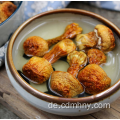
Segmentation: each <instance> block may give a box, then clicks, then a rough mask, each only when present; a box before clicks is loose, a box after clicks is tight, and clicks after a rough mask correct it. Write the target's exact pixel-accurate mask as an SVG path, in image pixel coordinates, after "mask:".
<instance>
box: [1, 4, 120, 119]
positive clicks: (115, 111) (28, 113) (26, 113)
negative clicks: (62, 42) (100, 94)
mask: <svg viewBox="0 0 120 120" xmlns="http://www.w3.org/2000/svg"><path fill="white" fill-rule="evenodd" d="M68 8H78V9H84V10H88V11H91V12H95V13H97V14H99V15H102V16H103V17H105V18H107V19H109V20H110V21H112V22H113V23H114V24H116V25H117V26H118V27H119V28H120V13H119V12H116V11H110V10H105V9H101V8H96V7H93V6H89V5H87V4H84V3H83V2H71V3H70V4H69V5H68ZM0 103H1V104H2V105H4V106H5V107H7V108H8V109H9V110H11V111H12V112H14V113H15V114H16V115H17V116H19V117H20V118H26V119H29V118H31V119H34V118H43V119H44V118H46V119H48V118H52V119H57V118H59V119H61V118H74V119H76V118H77V119H80V118H83V119H84V118H85V119H87V118H89V119H92V118H99V119H102V118H104V119H117V118H119V119H120V97H119V98H118V99H117V100H116V101H115V102H113V103H112V104H111V108H110V109H103V110H101V111H99V112H96V113H93V114H90V115H85V116H77V117H67V116H59V115H53V114H50V113H47V112H44V111H42V110H38V109H37V108H35V107H33V106H32V105H30V104H29V103H28V102H27V101H25V100H24V99H23V98H22V97H21V96H20V95H19V94H18V93H17V91H16V90H15V89H14V88H13V86H12V85H11V83H10V80H9V78H8V76H7V73H6V70H5V67H4V66H3V67H2V68H1V69H0Z"/></svg>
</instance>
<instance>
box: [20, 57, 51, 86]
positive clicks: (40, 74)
mask: <svg viewBox="0 0 120 120" xmlns="http://www.w3.org/2000/svg"><path fill="white" fill-rule="evenodd" d="M22 71H23V74H24V75H25V76H26V77H28V78H30V79H31V80H33V81H36V82H37V83H39V84H42V83H43V82H45V81H47V80H48V79H49V77H50V74H51V73H52V72H53V68H52V65H51V64H50V63H49V62H48V61H47V60H46V59H45V58H40V57H36V56H35V57H32V58H31V59H30V60H29V61H28V62H27V63H26V64H25V65H24V66H23V68H22Z"/></svg>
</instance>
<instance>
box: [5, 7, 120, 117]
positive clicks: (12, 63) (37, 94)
mask: <svg viewBox="0 0 120 120" xmlns="http://www.w3.org/2000/svg"><path fill="white" fill-rule="evenodd" d="M72 22H76V23H79V25H80V26H81V27H82V28H83V33H88V32H90V31H92V30H93V29H94V27H95V26H96V25H97V24H105V25H106V26H108V27H109V28H111V29H112V30H113V32H114V36H115V39H116V47H115V49H114V50H113V51H111V52H109V53H108V54H107V58H108V60H107V63H106V65H105V66H104V67H103V69H104V70H105V71H106V73H107V74H108V76H109V77H110V78H111V79H112V83H111V87H110V88H108V89H107V90H105V91H103V92H101V93H99V94H96V95H91V96H86V97H81V98H61V97H56V96H52V95H49V94H46V93H44V90H43V89H41V90H40V91H39V90H37V89H36V88H34V86H32V84H31V85H29V84H28V83H27V82H26V81H24V79H22V77H21V76H20V75H19V74H18V72H17V70H18V69H19V70H21V69H22V66H23V65H24V64H25V63H26V62H27V60H25V59H24V58H23V57H22V55H23V53H24V51H23V47H22V45H23V42H24V41H25V39H26V38H27V37H29V36H33V35H37V36H41V37H42V38H44V39H49V38H53V37H56V36H59V35H61V34H62V33H63V32H64V28H65V26H66V25H67V24H69V23H72ZM119 33H120V30H119V29H118V28H117V27H116V26H115V25H114V24H113V23H111V22H110V21H108V20H107V19H105V18H103V17H102V16H99V15H97V14H95V13H92V12H88V11H84V10H77V9H61V10H53V11H49V12H45V13H41V14H38V15H36V16H34V17H32V18H30V19H29V20H27V21H26V22H24V23H23V24H22V25H21V26H20V27H19V28H18V29H17V30H16V31H15V33H14V34H13V36H12V38H11V40H10V42H9V45H8V49H7V53H6V60H5V64H6V70H7V74H8V76H9V78H10V81H11V83H12V85H13V86H14V87H15V89H16V90H17V91H18V92H19V94H20V95H21V96H22V97H23V98H24V99H25V100H27V101H28V102H29V103H30V104H32V105H33V106H35V107H37V108H39V109H41V110H44V111H46V112H49V113H53V114H58V115H67V116H77V115H86V114H90V113H93V112H97V111H98V110H100V109H102V108H103V107H100V108H98V107H99V106H100V105H101V104H102V105H105V103H106V104H107V105H108V107H110V106H109V104H110V103H111V102H113V101H115V100H116V99H117V98H118V97H119V96H120V80H119V78H120V73H119V69H120V61H119V56H120V52H119V51H120V47H119V45H120V38H119ZM40 88H41V87H40ZM52 103H55V104H54V106H53V104H52ZM70 103H73V104H74V107H73V106H72V105H71V104H70ZM83 103H84V104H83ZM76 104H79V105H80V106H77V107H78V108H76V107H75V105H76ZM65 105H66V108H65ZM84 105H89V106H90V108H89V106H88V107H86V106H84ZM63 107H64V108H63ZM88 109H89V110H88Z"/></svg>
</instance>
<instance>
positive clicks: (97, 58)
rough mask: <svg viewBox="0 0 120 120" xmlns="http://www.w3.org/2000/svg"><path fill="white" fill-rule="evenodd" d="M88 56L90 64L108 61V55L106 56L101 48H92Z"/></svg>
mask: <svg viewBox="0 0 120 120" xmlns="http://www.w3.org/2000/svg"><path fill="white" fill-rule="evenodd" d="M87 56H88V63H89V64H97V65H100V64H102V63H106V59H107V57H106V56H105V54H104V53H103V52H102V51H101V50H98V49H90V50H88V52H87Z"/></svg>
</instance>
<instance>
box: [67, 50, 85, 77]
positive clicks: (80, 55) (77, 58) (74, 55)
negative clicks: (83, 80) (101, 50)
mask: <svg viewBox="0 0 120 120" xmlns="http://www.w3.org/2000/svg"><path fill="white" fill-rule="evenodd" d="M67 62H68V63H69V64H70V67H69V68H68V70H67V72H69V73H70V74H71V75H73V76H75V77H76V76H77V74H78V72H79V70H81V69H82V68H83V67H84V66H85V65H86V64H87V55H86V54H85V53H84V52H82V51H79V52H78V51H73V52H71V53H70V54H68V56H67Z"/></svg>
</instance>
